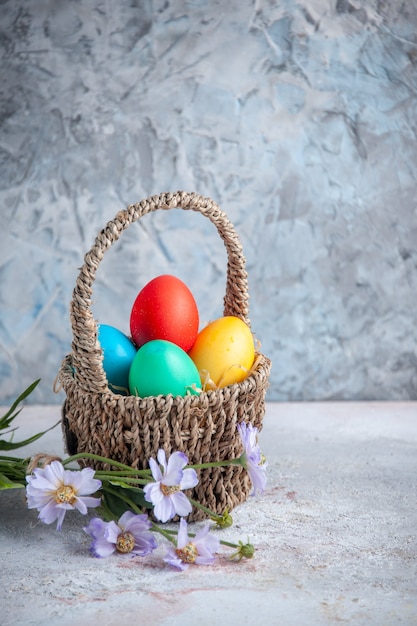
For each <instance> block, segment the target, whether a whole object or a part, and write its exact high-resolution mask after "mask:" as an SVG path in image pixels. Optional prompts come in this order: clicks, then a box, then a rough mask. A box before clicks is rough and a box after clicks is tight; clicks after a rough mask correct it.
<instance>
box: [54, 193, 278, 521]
mask: <svg viewBox="0 0 417 626" xmlns="http://www.w3.org/2000/svg"><path fill="white" fill-rule="evenodd" d="M175 208H178V209H184V210H193V211H198V212H200V213H202V214H203V215H205V216H206V217H208V219H210V220H211V222H213V224H214V225H215V226H216V228H217V230H218V233H219V235H220V237H221V238H222V239H223V241H224V244H225V246H226V251H227V258H228V264H227V282H226V295H225V298H224V315H235V316H237V317H240V318H241V319H243V320H244V321H246V322H247V323H248V324H249V320H248V317H247V314H248V299H249V297H248V287H247V274H246V270H245V258H244V256H243V253H242V247H241V244H240V241H239V239H238V237H237V235H236V232H235V230H234V228H233V225H232V224H231V223H230V221H229V219H228V218H227V216H226V214H225V213H224V212H223V211H221V210H220V208H219V207H218V205H217V204H216V203H215V202H213V201H212V200H210V199H209V198H204V197H201V196H199V195H197V194H195V193H186V192H178V193H163V194H160V195H157V196H153V197H151V198H148V199H147V200H143V201H142V202H140V203H138V204H133V205H130V206H129V207H128V208H127V209H126V210H124V211H121V212H119V213H118V214H117V215H116V217H115V219H114V220H112V221H110V222H108V224H107V226H106V227H105V228H104V229H103V230H102V231H101V232H100V233H99V235H98V236H97V238H96V240H95V243H94V245H93V247H92V248H91V250H90V251H89V252H88V253H87V254H86V256H85V259H84V265H83V266H82V268H81V270H80V273H79V276H78V278H77V281H76V285H75V288H74V291H73V299H72V301H71V325H72V331H73V342H72V353H71V354H69V355H68V356H66V357H65V359H64V360H63V362H62V365H61V368H60V370H59V373H58V380H59V382H60V383H61V385H62V387H63V389H64V391H65V393H66V399H65V402H64V406H63V417H62V425H63V431H64V437H65V441H66V447H67V452H68V453H69V454H75V453H77V452H89V453H93V454H98V455H101V456H105V457H107V458H112V459H114V460H117V461H120V462H122V463H126V464H128V465H130V466H132V467H138V468H145V467H148V461H149V458H150V457H154V458H156V454H157V452H158V449H159V448H164V450H165V452H166V453H167V455H169V454H170V453H171V452H174V451H175V450H181V451H183V452H184V453H185V454H186V455H187V456H188V459H189V463H190V464H192V463H203V462H209V461H217V460H224V459H231V458H234V457H237V456H239V455H240V454H241V453H242V450H243V448H242V444H241V441H240V437H239V434H238V432H237V428H236V426H237V424H238V423H240V422H245V423H247V424H249V423H250V424H252V425H254V426H256V427H257V428H258V429H259V430H261V428H262V420H263V416H264V412H265V392H266V389H267V386H268V378H269V372H270V366H271V363H270V361H269V359H268V358H266V357H265V356H263V355H258V364H257V366H256V369H255V371H254V372H253V373H252V374H251V375H250V376H248V377H247V378H246V379H245V380H244V381H242V382H240V383H237V384H234V385H230V386H228V387H224V388H222V389H218V390H216V391H208V392H202V393H201V394H200V395H198V396H195V395H192V396H186V397H179V396H178V397H173V396H172V395H167V396H156V397H148V398H138V397H136V396H122V395H119V394H115V393H113V392H112V391H110V389H109V387H108V384H107V379H106V375H105V373H104V370H103V366H102V360H103V354H102V350H101V347H100V344H99V342H98V339H97V332H98V329H97V323H96V321H95V320H94V318H93V314H92V310H91V303H92V301H91V295H92V287H93V283H94V279H95V273H96V271H97V268H98V266H99V264H100V261H101V260H102V258H103V255H104V253H105V251H106V250H107V249H108V248H110V246H111V245H112V244H113V243H114V242H116V241H117V240H118V239H119V237H120V235H121V233H122V232H123V231H124V230H125V229H126V228H128V227H129V226H130V225H131V224H132V223H133V222H136V221H137V220H138V219H140V218H142V217H143V216H144V215H146V214H147V213H150V212H151V211H155V210H157V209H165V210H170V209H175ZM83 464H84V465H89V466H91V467H93V468H95V469H102V466H101V465H100V464H98V463H95V462H91V461H88V462H86V463H84V462H83ZM199 479H200V480H199V483H198V485H197V486H196V488H195V489H193V490H191V491H190V492H189V495H191V496H192V497H193V498H194V499H196V500H198V501H199V502H201V503H202V504H204V505H205V506H206V507H208V508H210V509H211V510H212V511H215V512H217V513H219V514H222V513H223V512H224V510H225V509H226V508H228V509H229V511H230V510H231V509H233V508H234V507H235V506H236V505H238V504H240V503H242V502H244V501H245V500H246V499H247V497H248V495H249V492H250V490H251V485H250V481H249V478H248V475H247V472H246V470H244V469H243V468H242V467H240V466H229V467H227V468H214V469H213V468H210V469H204V470H200V471H199ZM203 517H205V516H204V514H203V513H202V511H201V510H200V509H193V512H192V513H191V514H190V515H189V517H188V519H189V520H190V521H196V520H199V519H202V518H203Z"/></svg>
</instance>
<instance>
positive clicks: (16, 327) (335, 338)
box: [0, 0, 417, 403]
mask: <svg viewBox="0 0 417 626" xmlns="http://www.w3.org/2000/svg"><path fill="white" fill-rule="evenodd" d="M0 58H1V62H0V202H1V204H0V207H1V213H0V401H1V402H2V403H5V402H8V401H9V400H10V399H12V398H13V397H14V396H15V395H16V394H17V393H19V392H20V391H22V389H23V388H24V387H25V386H27V385H28V384H29V383H30V382H32V380H34V379H35V378H38V377H41V378H42V383H41V385H39V388H38V390H37V391H36V393H35V394H34V395H33V396H32V399H31V401H33V402H35V401H36V402H45V403H60V402H62V400H63V394H62V393H61V394H58V395H56V394H54V393H53V391H52V386H53V381H54V378H55V376H56V373H57V370H58V368H59V365H60V363H61V360H62V358H63V357H64V356H65V354H67V353H68V352H69V351H70V344H71V328H70V322H69V313H68V307H69V302H70V300H71V297H72V289H73V287H74V282H75V278H76V276H77V268H78V267H79V266H80V265H81V264H82V260H83V256H84V254H85V253H86V252H87V251H88V249H89V248H90V247H91V245H92V243H93V240H94V237H95V236H96V234H97V233H98V231H99V230H100V229H101V228H102V227H103V226H104V225H105V224H106V222H107V221H108V220H109V219H112V218H113V217H114V215H115V214H116V213H117V212H118V211H119V210H120V209H123V208H125V206H126V205H127V204H129V203H132V202H137V201H139V200H141V199H143V198H145V197H147V196H149V195H152V194H154V193H159V192H162V191H176V190H178V189H184V190H187V191H196V192H198V193H200V194H202V195H208V196H210V197H212V198H213V199H214V200H216V201H217V202H218V203H219V204H220V205H221V207H222V208H223V209H224V210H225V211H226V212H227V213H228V214H229V216H230V218H231V220H232V221H233V223H234V224H235V226H236V229H237V231H238V233H239V235H240V237H241V240H242V243H243V247H244V250H245V255H246V259H247V267H248V272H249V284H250V295H251V300H250V305H251V310H250V318H251V321H252V327H253V330H254V331H255V334H256V336H257V338H258V339H259V341H260V342H261V344H262V351H263V352H264V353H265V354H267V355H268V356H269V357H271V359H272V361H273V369H272V375H271V386H270V389H269V392H268V397H269V399H270V400H319V399H320V400H327V399H340V400H370V399H382V400H385V399H388V400H399V399H405V400H407V399H414V400H415V399H417V371H416V369H417V350H416V338H417V307H416V293H417V269H416V268H417V249H416V242H417V221H416V218H417V211H416V191H417V184H416V173H417V142H416V131H417V104H416V91H417V5H416V3H414V2H403V1H400V0H299V1H296V0H281V1H279V2H278V1H274V0H269V1H268V0H222V1H211V2H209V1H202V0H190V1H184V0H183V1H181V0H154V1H151V0H148V1H146V0H143V1H142V0H137V1H136V2H134V1H132V2H124V1H121V2H109V1H105V0H103V1H99V0H78V1H75V0H49V1H48V0H26V1H25V0H6V1H5V0H2V1H1V2H0ZM161 273H173V274H176V275H177V276H179V277H180V278H181V279H182V280H184V281H185V282H186V283H187V284H188V286H189V287H190V289H191V290H192V291H193V292H194V295H195V297H196V300H197V303H198V305H199V309H200V316H201V319H202V322H206V321H209V320H210V319H213V318H214V317H217V316H219V315H221V314H222V300H223V294H224V285H225V253H224V247H223V244H222V242H221V241H220V240H219V238H218V236H217V232H216V231H215V229H214V227H212V225H211V224H210V223H209V222H208V221H207V220H205V219H204V218H203V217H201V216H200V215H194V214H188V213H185V212H182V211H171V212H168V213H167V212H158V213H157V214H154V215H152V216H147V217H146V218H143V219H142V220H141V221H140V222H139V223H138V224H135V225H133V226H132V227H131V228H129V230H128V231H126V232H125V233H124V234H123V236H122V238H121V239H120V241H119V242H118V243H117V244H116V245H115V246H113V247H112V248H111V249H110V251H109V252H108V253H107V254H106V257H105V258H104V260H103V262H102V264H101V266H100V268H99V271H98V275H97V280H96V282H95V286H94V307H95V308H94V314H95V316H96V319H98V320H99V321H100V322H102V323H109V324H113V325H116V326H118V327H119V328H120V329H121V330H123V331H125V332H128V324H129V313H130V308H131V305H132V303H133V300H134V298H135V296H136V294H137V292H138V291H139V290H140V288H141V287H142V286H143V285H144V284H145V282H147V281H148V280H150V279H151V278H152V277H153V276H156V275H158V274H161Z"/></svg>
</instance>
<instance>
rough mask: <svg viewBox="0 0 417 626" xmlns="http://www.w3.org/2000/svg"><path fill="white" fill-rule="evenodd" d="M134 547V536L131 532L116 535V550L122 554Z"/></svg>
mask: <svg viewBox="0 0 417 626" xmlns="http://www.w3.org/2000/svg"><path fill="white" fill-rule="evenodd" d="M134 547H135V538H134V536H133V535H132V534H131V533H128V532H126V533H122V534H121V535H119V536H118V537H117V541H116V550H117V551H118V552H121V553H122V554H127V553H128V552H132V550H133V548H134Z"/></svg>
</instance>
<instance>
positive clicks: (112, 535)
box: [84, 511, 157, 558]
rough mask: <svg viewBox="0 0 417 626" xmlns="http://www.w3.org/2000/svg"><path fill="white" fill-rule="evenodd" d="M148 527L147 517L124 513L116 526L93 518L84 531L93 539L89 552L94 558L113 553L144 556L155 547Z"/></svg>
mask: <svg viewBox="0 0 417 626" xmlns="http://www.w3.org/2000/svg"><path fill="white" fill-rule="evenodd" d="M150 526H151V523H150V521H149V519H148V516H147V515H145V514H144V515H135V514H134V513H132V512H131V511H126V512H125V513H123V515H122V516H121V518H120V519H119V522H118V523H117V524H116V522H104V521H103V520H102V519H100V518H99V517H95V518H93V519H92V520H91V521H90V523H89V524H88V526H86V527H85V528H84V530H85V532H86V533H87V534H88V535H91V537H93V541H92V543H91V552H92V553H93V554H94V556H96V557H99V558H100V557H106V556H110V555H111V554H113V552H119V553H120V554H130V555H131V556H145V555H146V554H150V553H151V552H152V550H155V548H156V545H157V544H156V541H155V537H154V536H153V534H152V533H151V532H150V530H149V528H150Z"/></svg>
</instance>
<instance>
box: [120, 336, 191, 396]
mask: <svg viewBox="0 0 417 626" xmlns="http://www.w3.org/2000/svg"><path fill="white" fill-rule="evenodd" d="M200 385H201V383H200V375H199V373H198V370H197V367H196V366H195V364H194V362H193V361H192V360H191V358H190V357H189V356H188V354H187V353H186V352H185V351H184V350H183V349H182V348H180V347H179V346H177V345H176V344H175V343H172V342H171V341H167V340H165V339H154V340H152V341H148V342H147V343H145V344H144V345H143V346H142V347H141V348H139V350H138V351H137V354H136V356H135V358H134V359H133V362H132V365H131V368H130V373H129V389H130V393H131V394H132V395H134V396H140V397H141V398H145V397H147V396H159V395H164V396H166V395H169V394H172V395H173V396H186V395H187V394H193V395H197V394H198V393H199V388H200Z"/></svg>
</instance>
